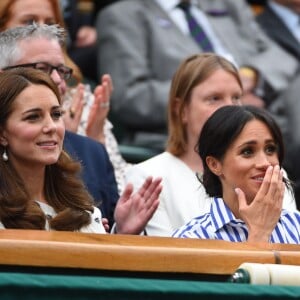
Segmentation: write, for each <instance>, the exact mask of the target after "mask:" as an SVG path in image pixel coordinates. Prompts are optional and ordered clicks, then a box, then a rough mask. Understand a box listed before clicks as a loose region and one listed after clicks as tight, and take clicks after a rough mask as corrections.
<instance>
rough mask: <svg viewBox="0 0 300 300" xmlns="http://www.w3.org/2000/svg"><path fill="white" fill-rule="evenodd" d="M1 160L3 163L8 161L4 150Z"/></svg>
mask: <svg viewBox="0 0 300 300" xmlns="http://www.w3.org/2000/svg"><path fill="white" fill-rule="evenodd" d="M2 159H3V161H8V155H7V152H6V148H4V151H3V154H2Z"/></svg>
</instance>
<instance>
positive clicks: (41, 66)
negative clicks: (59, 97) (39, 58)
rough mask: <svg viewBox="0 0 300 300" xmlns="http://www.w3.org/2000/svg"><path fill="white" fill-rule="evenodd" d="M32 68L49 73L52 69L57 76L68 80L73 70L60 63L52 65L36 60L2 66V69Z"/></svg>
mask: <svg viewBox="0 0 300 300" xmlns="http://www.w3.org/2000/svg"><path fill="white" fill-rule="evenodd" d="M18 67H22V68H33V69H37V70H41V71H43V72H45V73H47V74H49V75H51V73H52V72H53V70H56V72H57V73H58V75H59V77H60V78H61V79H64V80H68V79H70V78H71V76H72V73H73V70H72V69H71V68H69V67H67V66H64V65H61V66H52V65H50V64H48V63H46V62H36V63H31V64H22V65H15V66H9V67H6V68H3V69H2V70H9V69H14V68H18Z"/></svg>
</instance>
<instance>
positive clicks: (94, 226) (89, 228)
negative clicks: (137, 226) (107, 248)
mask: <svg viewBox="0 0 300 300" xmlns="http://www.w3.org/2000/svg"><path fill="white" fill-rule="evenodd" d="M36 202H37V203H38V205H39V206H40V208H41V210H42V211H43V212H44V214H45V215H46V216H48V217H50V218H53V217H55V216H56V212H55V210H54V209H53V207H52V206H50V205H48V204H46V203H44V202H40V201H36ZM89 213H90V212H89ZM90 214H91V223H90V224H89V225H86V226H84V227H82V228H81V229H80V230H77V231H78V232H84V233H104V234H105V233H106V232H105V229H104V227H103V225H102V215H101V212H100V210H99V209H98V208H97V207H94V212H93V213H90ZM0 229H5V227H4V226H3V224H2V223H1V222H0ZM45 230H51V229H50V228H49V223H48V221H46V226H45Z"/></svg>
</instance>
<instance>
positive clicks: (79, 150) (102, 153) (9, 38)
mask: <svg viewBox="0 0 300 300" xmlns="http://www.w3.org/2000/svg"><path fill="white" fill-rule="evenodd" d="M34 26H35V27H37V26H36V25H32V26H27V28H25V27H23V28H21V27H20V29H18V28H14V29H11V30H10V31H6V33H7V32H8V33H7V34H6V33H5V32H3V33H0V57H1V58H0V69H5V68H7V67H13V66H17V65H24V64H26V66H27V67H33V68H37V67H36V64H35V63H37V62H43V63H46V64H48V66H50V67H49V69H48V70H46V69H44V71H46V72H47V73H49V75H50V76H51V78H52V79H53V81H54V82H55V83H56V84H57V86H58V88H59V90H60V92H61V93H62V94H63V92H64V91H65V90H66V82H65V79H66V76H65V74H63V73H61V72H60V71H59V69H57V68H55V67H57V66H63V65H64V55H63V51H62V45H63V43H64V35H63V32H61V33H60V31H59V29H58V28H56V27H55V26H51V27H50V26H49V29H45V30H44V31H43V32H38V30H33V27H34ZM16 50H17V51H16ZM28 64H29V65H28ZM64 76H65V77H64ZM64 147H65V150H66V151H67V152H68V153H69V154H70V155H71V156H72V157H73V158H75V159H77V160H79V161H80V162H81V164H82V166H83V170H82V177H83V180H84V183H85V185H86V187H87V189H88V191H89V192H90V194H91V195H92V196H93V197H94V199H95V202H96V203H95V204H96V205H97V206H98V207H99V208H100V209H101V211H102V215H103V217H105V218H107V219H108V220H109V224H110V225H112V223H113V213H114V208H115V206H116V202H117V200H118V199H119V195H118V190H117V184H116V180H115V176H114V171H113V167H112V165H111V162H110V160H109V157H108V154H107V152H106V149H105V147H104V146H103V145H102V144H100V143H98V142H96V141H94V140H92V139H89V138H87V137H84V136H80V135H78V134H75V133H71V132H68V131H66V136H65V141H64Z"/></svg>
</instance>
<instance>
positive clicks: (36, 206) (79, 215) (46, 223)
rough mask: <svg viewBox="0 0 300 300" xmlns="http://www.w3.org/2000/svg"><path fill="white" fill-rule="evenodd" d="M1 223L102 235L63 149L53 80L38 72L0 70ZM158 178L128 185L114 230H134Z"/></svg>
mask: <svg viewBox="0 0 300 300" xmlns="http://www.w3.org/2000/svg"><path fill="white" fill-rule="evenodd" d="M0 120H1V121H0V153H1V158H0V221H1V227H2V228H23V229H48V230H67V231H82V232H94V233H105V229H104V227H103V225H102V222H101V219H102V216H101V212H100V210H99V209H98V208H96V207H94V206H93V199H92V197H91V196H90V195H89V193H88V192H87V190H86V189H85V187H84V184H83V182H82V181H81V180H80V179H79V172H80V163H78V162H75V161H73V160H72V159H71V158H70V156H69V155H68V154H67V153H66V152H64V150H63V140H64V134H65V125H64V122H63V120H62V106H61V98H60V94H59V91H58V88H57V86H56V85H55V83H54V82H53V81H52V80H51V79H50V77H49V76H48V75H47V74H45V73H44V72H42V71H40V70H35V69H31V68H14V69H11V70H7V71H3V72H1V73H0ZM159 183H160V179H157V180H152V179H151V178H148V180H147V181H146V182H145V184H144V185H143V187H142V188H141V189H140V190H139V192H138V193H136V194H132V191H133V189H132V186H127V188H126V189H125V191H124V193H123V195H122V196H121V198H120V199H119V201H118V204H117V206H116V210H115V221H116V227H115V228H116V232H118V233H127V234H139V233H140V232H142V231H143V229H144V226H145V224H146V222H147V220H148V219H149V217H150V216H151V215H152V214H153V212H154V211H155V209H156V207H157V205H158V195H159V193H160V190H161V187H160V185H159Z"/></svg>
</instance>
